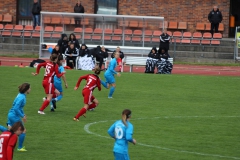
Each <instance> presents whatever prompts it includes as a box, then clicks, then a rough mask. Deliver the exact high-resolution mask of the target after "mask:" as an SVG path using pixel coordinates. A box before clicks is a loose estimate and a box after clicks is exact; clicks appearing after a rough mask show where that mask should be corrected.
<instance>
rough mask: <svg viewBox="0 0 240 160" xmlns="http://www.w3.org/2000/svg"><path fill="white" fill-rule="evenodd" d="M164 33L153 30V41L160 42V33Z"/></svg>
mask: <svg viewBox="0 0 240 160" xmlns="http://www.w3.org/2000/svg"><path fill="white" fill-rule="evenodd" d="M161 34H162V31H153V38H152V42H160V38H159V37H160V35H161Z"/></svg>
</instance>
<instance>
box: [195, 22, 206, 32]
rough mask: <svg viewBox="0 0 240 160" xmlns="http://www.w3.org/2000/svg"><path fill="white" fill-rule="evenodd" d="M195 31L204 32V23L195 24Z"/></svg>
mask: <svg viewBox="0 0 240 160" xmlns="http://www.w3.org/2000/svg"><path fill="white" fill-rule="evenodd" d="M196 30H197V31H204V30H205V24H204V23H197V24H196Z"/></svg>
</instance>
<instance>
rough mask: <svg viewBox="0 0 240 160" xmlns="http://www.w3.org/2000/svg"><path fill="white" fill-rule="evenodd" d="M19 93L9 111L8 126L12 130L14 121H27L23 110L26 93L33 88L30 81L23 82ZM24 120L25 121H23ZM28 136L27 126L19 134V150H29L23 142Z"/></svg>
mask: <svg viewBox="0 0 240 160" xmlns="http://www.w3.org/2000/svg"><path fill="white" fill-rule="evenodd" d="M18 88H19V94H18V95H17V97H16V98H15V99H14V101H13V105H12V108H11V109H10V110H9V112H8V121H7V126H8V129H9V130H10V129H11V127H12V126H13V124H14V123H16V122H18V121H20V122H21V123H23V122H26V121H27V116H26V114H25V113H24V111H23V107H24V106H25V105H26V95H27V94H29V93H30V91H31V88H30V84H29V83H23V84H22V85H20V86H19V87H18ZM22 121H23V122H22ZM25 136H26V128H25V129H24V131H23V133H22V134H20V135H19V137H18V138H19V143H18V149H17V150H18V151H27V150H26V149H25V147H23V142H24V139H25Z"/></svg>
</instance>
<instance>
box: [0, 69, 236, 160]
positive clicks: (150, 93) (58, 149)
mask: <svg viewBox="0 0 240 160" xmlns="http://www.w3.org/2000/svg"><path fill="white" fill-rule="evenodd" d="M31 72H35V69H33V68H14V67H0V75H1V76H0V95H1V96H0V124H2V125H5V123H6V120H7V113H8V110H9V109H10V108H11V106H12V102H13V100H14V98H15V97H16V95H17V94H18V88H17V87H18V85H20V84H21V83H23V82H29V83H31V89H32V90H31V93H30V94H29V95H28V96H27V104H26V106H25V107H24V110H25V113H26V115H27V123H25V127H26V128H27V136H26V139H25V143H24V145H25V146H26V149H27V150H28V151H27V152H24V153H23V152H21V153H20V152H17V151H16V150H15V152H14V153H15V154H14V159H15V160H75V159H83V160H112V159H113V153H112V148H113V144H114V141H113V139H110V138H107V137H109V136H108V134H107V129H108V128H109V127H110V125H111V124H112V123H113V122H114V121H115V120H118V119H120V118H121V112H122V110H123V109H125V108H129V109H131V110H132V119H131V122H132V124H133V125H134V138H135V139H136V140H137V143H139V144H137V145H135V146H134V145H132V144H129V155H130V158H131V160H160V159H161V160H200V159H201V160H219V159H223V160H225V159H240V92H239V82H240V78H239V77H217V76H192V75H149V74H139V73H138V74H137V73H122V76H121V77H116V84H117V88H116V91H115V93H114V95H113V97H114V99H108V98H107V95H108V92H109V90H107V89H105V88H102V91H101V92H99V91H98V90H97V89H96V90H95V91H94V95H95V97H96V98H97V99H98V100H99V102H100V104H99V106H98V107H97V108H96V109H95V111H93V112H87V118H83V117H81V118H80V121H79V122H75V121H73V120H72V118H73V117H74V116H75V114H76V113H77V112H78V111H79V109H80V108H82V106H83V98H82V95H81V90H82V87H83V85H85V81H83V82H82V84H81V86H80V88H79V90H77V91H74V90H73V88H74V86H75V84H76V82H77V80H78V78H79V76H81V75H84V74H87V73H91V72H85V71H76V70H67V73H66V77H67V82H68V85H69V88H68V89H64V97H63V99H62V101H60V102H58V103H57V110H56V112H54V113H51V112H50V109H49V107H48V108H46V110H45V113H46V115H39V114H37V111H38V109H39V108H40V106H41V104H42V98H43V97H44V96H45V95H44V90H43V88H42V85H41V82H42V79H43V69H41V73H40V74H39V75H38V76H32V75H31ZM100 77H101V78H103V77H104V76H103V73H101V76H100ZM84 128H85V129H84Z"/></svg>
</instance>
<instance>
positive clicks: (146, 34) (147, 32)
mask: <svg viewBox="0 0 240 160" xmlns="http://www.w3.org/2000/svg"><path fill="white" fill-rule="evenodd" d="M151 40H152V30H145V31H144V42H149V43H150V42H151Z"/></svg>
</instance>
